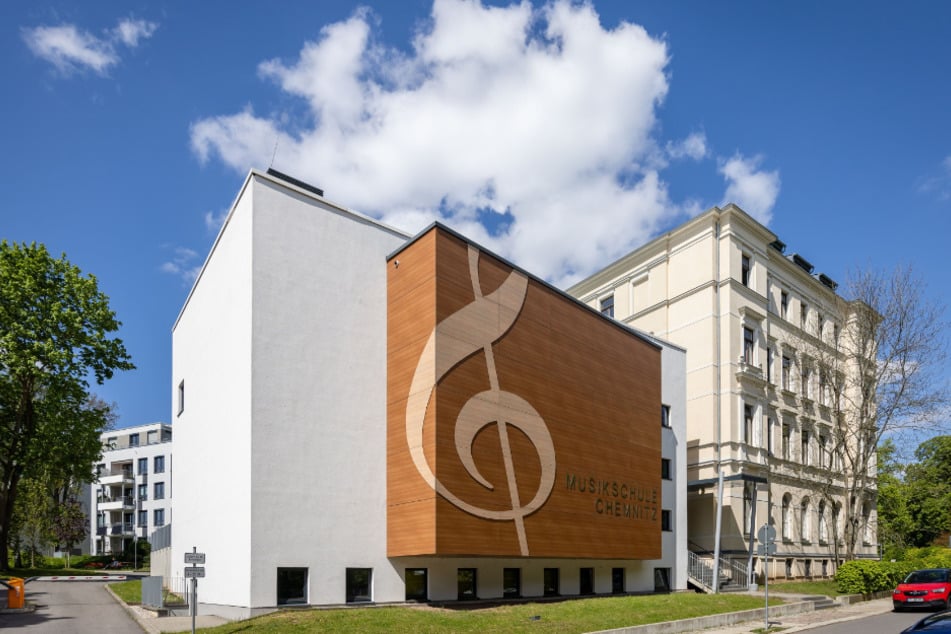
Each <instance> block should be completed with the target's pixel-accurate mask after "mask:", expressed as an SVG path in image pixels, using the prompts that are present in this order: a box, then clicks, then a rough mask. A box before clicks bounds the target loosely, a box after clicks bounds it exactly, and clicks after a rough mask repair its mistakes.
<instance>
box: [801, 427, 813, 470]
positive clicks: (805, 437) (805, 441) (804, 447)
mask: <svg viewBox="0 0 951 634" xmlns="http://www.w3.org/2000/svg"><path fill="white" fill-rule="evenodd" d="M800 440H801V443H800V454H799V455H800V457H801V458H802V464H804V465H807V466H808V465H809V464H811V461H810V460H809V430H808V429H803V430H802V433H801V434H800Z"/></svg>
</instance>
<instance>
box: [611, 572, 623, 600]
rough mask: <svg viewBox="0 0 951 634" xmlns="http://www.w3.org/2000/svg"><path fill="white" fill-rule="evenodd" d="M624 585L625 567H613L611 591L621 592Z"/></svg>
mask: <svg viewBox="0 0 951 634" xmlns="http://www.w3.org/2000/svg"><path fill="white" fill-rule="evenodd" d="M624 585H625V584H624V568H611V592H613V593H614V594H621V593H622V592H624Z"/></svg>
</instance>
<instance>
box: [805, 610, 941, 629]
mask: <svg viewBox="0 0 951 634" xmlns="http://www.w3.org/2000/svg"><path fill="white" fill-rule="evenodd" d="M929 614H931V612H886V613H885V614H878V615H876V616H870V617H866V618H864V619H857V620H855V621H847V622H845V623H834V624H832V625H825V626H822V627H817V628H814V629H810V630H808V632H809V634H855V633H856V632H861V634H898V632H901V631H902V630H903V629H905V628H906V627H908V626H909V625H911V624H913V623H917V622H918V621H919V620H920V619H923V618H924V617H926V616H928V615H929Z"/></svg>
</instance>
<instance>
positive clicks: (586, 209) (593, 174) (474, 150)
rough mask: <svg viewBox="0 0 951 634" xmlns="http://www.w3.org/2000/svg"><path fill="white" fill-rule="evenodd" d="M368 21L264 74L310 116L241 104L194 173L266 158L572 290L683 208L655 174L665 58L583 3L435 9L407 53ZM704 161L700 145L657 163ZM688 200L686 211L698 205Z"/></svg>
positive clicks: (439, 2)
mask: <svg viewBox="0 0 951 634" xmlns="http://www.w3.org/2000/svg"><path fill="white" fill-rule="evenodd" d="M375 27H376V21H375V20H374V19H373V16H372V15H371V14H370V13H369V12H368V11H366V10H358V11H357V12H356V13H355V14H354V15H353V16H352V17H351V18H350V19H348V20H346V21H343V22H338V23H335V24H331V25H328V26H326V27H324V28H323V29H322V30H321V31H320V34H319V37H318V38H317V39H316V40H314V41H311V42H307V43H306V44H305V45H304V46H303V48H302V50H301V52H300V55H299V57H298V58H297V59H296V60H291V61H288V60H277V59H271V60H267V61H264V62H263V63H261V64H260V65H259V72H260V74H261V76H262V77H264V78H267V79H270V80H273V81H274V82H275V83H276V84H277V85H278V86H279V87H280V89H281V90H282V91H284V92H286V93H288V94H291V95H294V96H297V97H300V98H301V99H303V100H305V101H306V103H307V105H308V107H309V114H310V115H311V117H312V119H308V121H307V122H306V123H302V122H301V121H300V120H298V121H296V122H295V123H296V127H294V128H290V126H288V125H287V124H286V123H284V122H283V120H282V115H281V114H280V113H278V114H275V115H274V116H272V117H263V116H258V115H256V114H255V113H254V111H253V109H252V108H251V106H246V107H245V108H244V110H243V111H241V112H238V113H237V114H233V115H222V116H213V117H208V118H205V119H201V120H199V121H196V122H194V123H193V124H192V126H191V146H192V149H193V151H194V152H195V154H196V155H197V157H198V158H199V160H200V161H202V162H206V161H209V160H212V159H219V160H221V161H223V162H224V163H225V164H227V165H229V166H231V167H233V168H234V169H236V170H238V171H241V172H243V171H246V170H247V169H248V168H249V167H260V166H262V165H267V164H269V163H270V162H271V157H272V155H273V154H274V148H275V144H277V147H278V150H277V158H276V159H275V167H276V168H277V169H280V170H281V171H284V172H286V173H289V174H292V175H294V176H296V177H298V178H301V179H304V180H308V181H312V182H313V183H314V184H315V185H317V186H318V187H322V188H324V189H325V190H326V191H327V192H328V197H330V198H332V199H334V200H337V201H339V202H341V203H343V204H345V205H347V206H348V207H351V208H354V209H358V210H360V211H362V212H364V213H369V214H373V215H375V216H377V217H379V218H382V219H383V220H384V221H386V222H388V223H391V224H394V225H396V226H400V227H402V228H404V229H406V230H408V231H411V232H415V231H418V230H419V229H421V228H423V226H425V224H426V223H428V222H430V221H432V220H433V219H437V218H438V219H440V220H442V221H444V222H446V223H447V224H449V225H450V226H453V227H454V228H455V229H457V230H459V231H461V232H463V233H464V234H466V235H467V236H470V237H471V238H472V239H474V240H476V241H478V242H480V243H482V244H484V245H485V246H486V247H488V248H490V249H493V250H494V251H496V252H498V253H499V254H501V255H503V256H505V257H508V258H510V259H511V260H512V261H514V262H517V263H518V264H519V265H520V266H523V267H525V268H526V269H528V270H529V271H531V272H533V273H535V274H538V275H540V276H543V277H546V278H547V279H549V280H551V281H553V282H555V283H558V284H565V283H569V282H571V281H573V280H575V279H578V278H580V277H582V276H583V275H585V274H587V273H590V272H591V271H592V270H594V269H595V268H597V267H598V266H600V265H603V264H604V263H606V262H608V261H610V260H612V259H616V258H617V257H620V256H621V255H623V254H624V253H626V252H627V251H629V250H631V249H632V248H634V247H636V246H638V245H639V244H641V243H643V242H644V241H645V240H646V239H647V238H649V237H650V236H651V235H652V234H654V233H655V232H656V231H657V230H658V229H659V228H661V227H663V226H665V223H666V224H669V223H670V221H671V218H673V217H675V216H678V215H681V214H682V213H683V211H684V208H682V207H681V206H680V205H678V204H677V203H675V202H673V201H671V200H670V198H669V196H668V191H667V185H666V183H665V182H664V180H663V178H662V175H661V170H662V169H663V167H664V156H663V155H664V153H663V152H661V151H659V150H658V147H664V145H663V143H660V142H659V141H658V140H657V139H656V138H655V135H656V133H657V130H656V128H657V126H656V110H657V108H658V107H659V106H660V104H661V103H662V102H663V100H664V98H665V96H666V94H667V91H668V76H667V64H668V59H669V56H668V50H667V44H666V43H665V42H664V41H663V40H662V39H657V38H652V37H651V36H650V35H648V33H647V32H646V31H645V30H644V29H643V28H642V27H640V26H638V25H635V24H631V23H627V22H622V23H620V24H619V25H617V26H616V27H614V28H612V29H606V28H605V27H603V26H602V25H601V23H600V20H599V17H598V15H597V14H596V13H595V10H594V8H593V7H592V6H591V5H590V4H577V3H571V2H568V1H567V0H558V1H555V2H553V3H551V4H547V5H545V6H544V7H541V8H535V7H533V6H532V5H531V4H530V3H529V2H525V1H523V2H522V3H520V4H515V5H511V6H507V7H484V6H483V5H482V4H481V3H480V2H478V1H477V0H435V2H434V3H433V8H432V14H431V16H430V20H429V21H428V22H427V24H426V25H425V26H424V27H423V28H421V29H420V30H419V31H418V32H417V33H415V36H414V38H413V43H412V51H411V52H409V53H404V52H398V51H395V50H391V49H385V48H383V47H382V46H381V45H380V44H378V43H377V41H378V39H379V38H375V37H374V28H375ZM675 153H676V154H678V155H679V156H686V157H690V158H693V159H699V158H703V157H704V156H706V155H707V153H708V151H707V145H706V137H705V136H704V135H703V134H702V133H696V134H693V135H691V136H690V137H688V138H687V139H685V140H683V141H680V142H678V143H674V144H670V145H669V146H668V149H667V155H669V156H673V154H675ZM695 204H696V203H695V202H693V201H691V203H690V208H691V209H693V208H694V207H693V205H695Z"/></svg>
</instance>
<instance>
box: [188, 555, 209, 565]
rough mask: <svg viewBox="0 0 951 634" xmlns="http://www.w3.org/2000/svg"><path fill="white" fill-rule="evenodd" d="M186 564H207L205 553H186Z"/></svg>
mask: <svg viewBox="0 0 951 634" xmlns="http://www.w3.org/2000/svg"><path fill="white" fill-rule="evenodd" d="M185 563H186V564H203V563H205V553H185Z"/></svg>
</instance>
